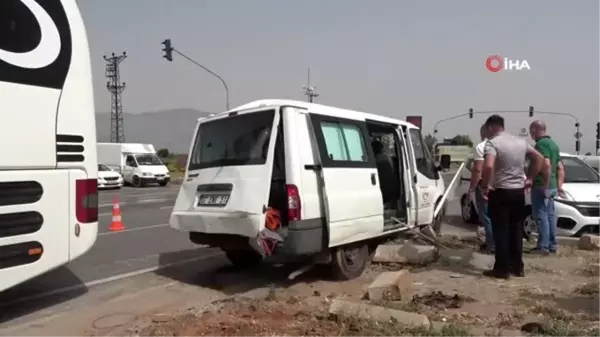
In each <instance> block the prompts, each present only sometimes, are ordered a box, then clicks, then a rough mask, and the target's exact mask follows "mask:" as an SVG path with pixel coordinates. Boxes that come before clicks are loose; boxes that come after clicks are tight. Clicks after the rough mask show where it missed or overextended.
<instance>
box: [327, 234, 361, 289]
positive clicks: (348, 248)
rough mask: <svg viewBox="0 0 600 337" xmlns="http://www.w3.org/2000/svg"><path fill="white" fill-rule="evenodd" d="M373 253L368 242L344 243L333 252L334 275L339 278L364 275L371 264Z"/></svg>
mask: <svg viewBox="0 0 600 337" xmlns="http://www.w3.org/2000/svg"><path fill="white" fill-rule="evenodd" d="M370 258H371V254H370V252H369V246H368V245H367V244H366V243H360V242H359V243H354V244H348V245H343V246H340V247H337V248H335V249H334V251H333V253H332V261H331V263H332V268H333V276H334V277H335V279H337V280H351V279H355V278H357V277H359V276H361V275H362V273H363V271H364V270H365V269H366V268H367V266H368V265H369V261H370Z"/></svg>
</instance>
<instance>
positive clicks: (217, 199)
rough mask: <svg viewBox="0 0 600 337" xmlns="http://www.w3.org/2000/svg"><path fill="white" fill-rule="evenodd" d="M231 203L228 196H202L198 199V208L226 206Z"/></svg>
mask: <svg viewBox="0 0 600 337" xmlns="http://www.w3.org/2000/svg"><path fill="white" fill-rule="evenodd" d="M227 201H229V196H228V195H215V194H210V195H201V196H200V198H199V199H198V206H224V205H225V204H227Z"/></svg>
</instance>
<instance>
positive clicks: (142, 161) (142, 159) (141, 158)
mask: <svg viewBox="0 0 600 337" xmlns="http://www.w3.org/2000/svg"><path fill="white" fill-rule="evenodd" d="M135 159H136V160H137V162H138V165H164V164H163V163H162V161H160V159H158V157H157V156H156V155H155V154H138V155H136V156H135Z"/></svg>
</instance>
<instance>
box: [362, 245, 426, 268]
mask: <svg viewBox="0 0 600 337" xmlns="http://www.w3.org/2000/svg"><path fill="white" fill-rule="evenodd" d="M436 257H437V249H436V248H435V247H433V246H425V245H413V244H411V243H406V244H403V245H380V246H379V247H377V250H376V251H375V255H374V256H373V262H382V263H411V264H424V263H429V262H432V261H433V260H435V258H436Z"/></svg>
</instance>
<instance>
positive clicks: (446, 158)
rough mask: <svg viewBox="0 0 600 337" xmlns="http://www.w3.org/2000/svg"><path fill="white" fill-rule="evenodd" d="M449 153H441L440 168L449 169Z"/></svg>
mask: <svg viewBox="0 0 600 337" xmlns="http://www.w3.org/2000/svg"><path fill="white" fill-rule="evenodd" d="M450 159H451V158H450V155H449V154H443V155H442V156H441V158H440V167H441V168H442V169H445V170H447V169H449V168H450Z"/></svg>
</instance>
